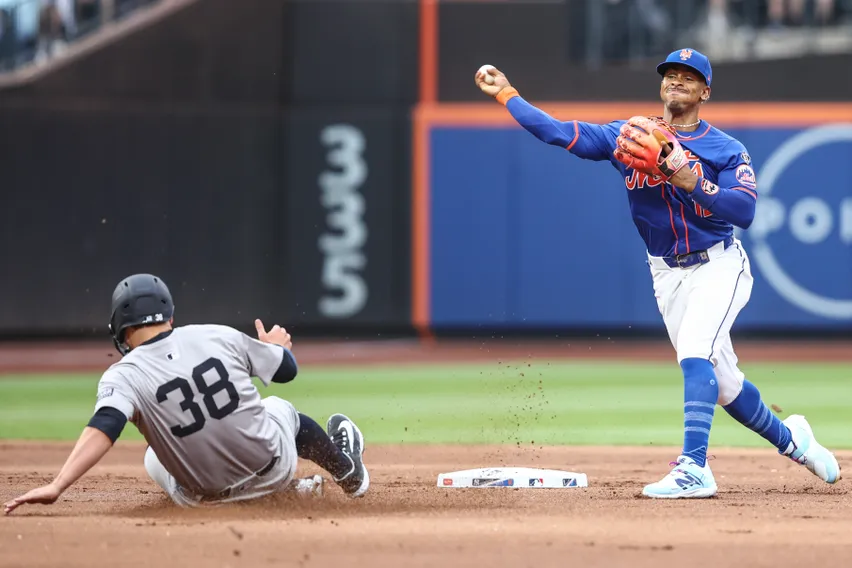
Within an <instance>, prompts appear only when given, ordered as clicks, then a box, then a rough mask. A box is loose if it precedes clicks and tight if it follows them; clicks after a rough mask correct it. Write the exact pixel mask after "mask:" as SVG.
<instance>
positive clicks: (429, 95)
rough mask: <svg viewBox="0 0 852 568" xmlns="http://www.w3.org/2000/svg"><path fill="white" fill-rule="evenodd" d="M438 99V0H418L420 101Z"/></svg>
mask: <svg viewBox="0 0 852 568" xmlns="http://www.w3.org/2000/svg"><path fill="white" fill-rule="evenodd" d="M437 100H438V0H420V102H421V103H434V102H435V101H437Z"/></svg>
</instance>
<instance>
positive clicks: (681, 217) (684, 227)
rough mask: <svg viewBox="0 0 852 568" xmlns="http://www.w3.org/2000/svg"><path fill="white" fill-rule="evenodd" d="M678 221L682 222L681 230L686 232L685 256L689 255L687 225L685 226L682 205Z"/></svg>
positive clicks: (681, 205)
mask: <svg viewBox="0 0 852 568" xmlns="http://www.w3.org/2000/svg"><path fill="white" fill-rule="evenodd" d="M680 220H681V221H683V229H684V230H685V231H686V254H689V225H687V224H686V217H685V216H684V215H683V203H681V204H680Z"/></svg>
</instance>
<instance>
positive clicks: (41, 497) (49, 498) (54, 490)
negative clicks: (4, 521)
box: [3, 483, 62, 515]
mask: <svg viewBox="0 0 852 568" xmlns="http://www.w3.org/2000/svg"><path fill="white" fill-rule="evenodd" d="M61 494H62V491H60V489H59V487H57V486H55V485H53V484H52V483H51V484H50V485H45V486H44V487H39V488H38V489H33V490H32V491H29V492H27V493H24V494H23V495H21V496H20V497H15V498H14V499H12V500H11V501H9V502H7V503H6V504H4V505H3V508H4V512H5V514H7V515H8V514H9V513H11V512H12V511H14V510H15V509H17V508H18V507H20V506H21V505H24V504H25V503H40V504H42V505H50V504H51V503H55V502H56V500H57V499H59V496H60V495H61Z"/></svg>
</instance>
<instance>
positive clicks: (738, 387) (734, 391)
mask: <svg viewBox="0 0 852 568" xmlns="http://www.w3.org/2000/svg"><path fill="white" fill-rule="evenodd" d="M717 378H718V380H719V400H718V401H717V403H718V404H719V406H728V405H729V404H731V403H732V402H734V399H736V398H737V397H738V396H740V393H741V392H742V390H743V383H742V381H740V380H738V379H737V378H736V377H730V376H727V375H719V374H718V373H717Z"/></svg>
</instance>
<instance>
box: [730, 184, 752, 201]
mask: <svg viewBox="0 0 852 568" xmlns="http://www.w3.org/2000/svg"><path fill="white" fill-rule="evenodd" d="M731 189H737V190H739V191H744V192H746V193H748V194H749V195H751V196H752V197H754V198H755V199H757V194H756V193H755V192H753V191H752V190H750V189H746V188H744V187H739V186H737V187H732V188H731Z"/></svg>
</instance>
